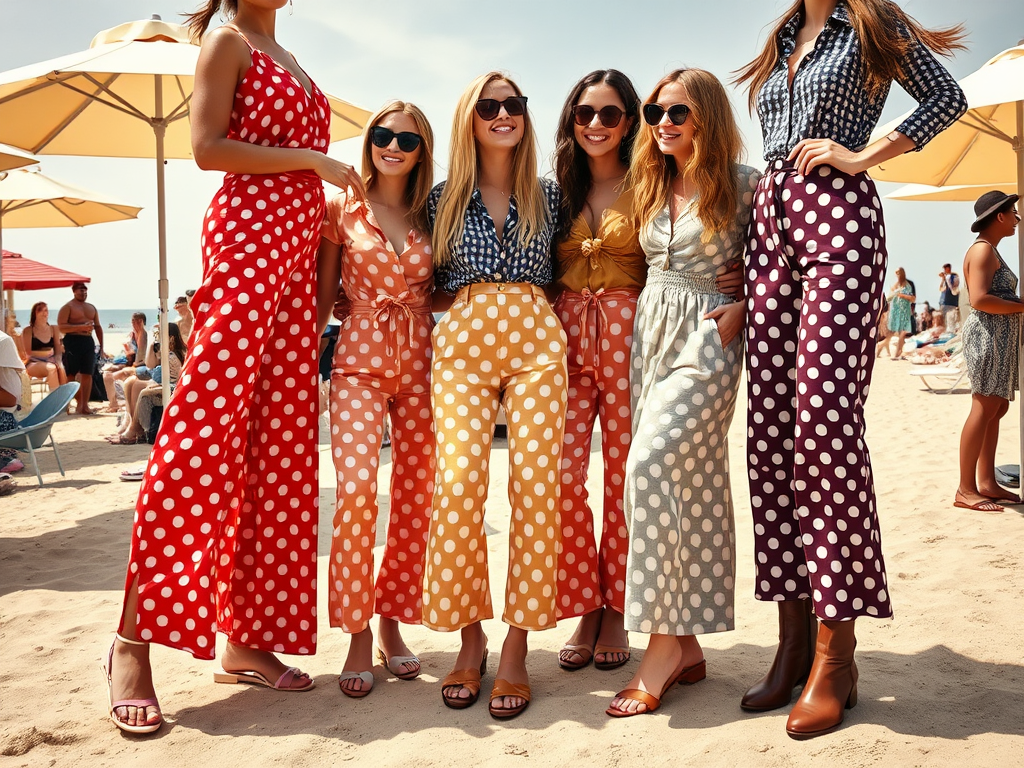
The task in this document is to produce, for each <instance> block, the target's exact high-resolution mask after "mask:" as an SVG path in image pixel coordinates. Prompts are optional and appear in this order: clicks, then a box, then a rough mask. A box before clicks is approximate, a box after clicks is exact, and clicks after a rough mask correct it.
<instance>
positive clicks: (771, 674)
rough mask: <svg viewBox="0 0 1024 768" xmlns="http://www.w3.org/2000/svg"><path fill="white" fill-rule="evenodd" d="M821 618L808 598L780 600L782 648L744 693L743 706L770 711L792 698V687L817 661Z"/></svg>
mask: <svg viewBox="0 0 1024 768" xmlns="http://www.w3.org/2000/svg"><path fill="white" fill-rule="evenodd" d="M817 633H818V622H817V621H816V620H815V618H814V607H813V605H812V603H811V601H810V600H809V599H807V600H785V601H782V602H780V603H779V648H778V650H777V651H776V652H775V661H773V662H772V666H771V669H769V670H768V674H767V675H765V676H764V677H763V678H761V680H760V681H759V682H757V683H756V684H755V685H754V687H753V688H751V689H750V690H749V691H747V692H746V693H745V694H744V695H743V700H742V701H741V702H740V706H741V707H743V709H745V710H747V711H748V712H767V711H768V710H770V709H779V708H780V707H785V706H787V705H788V704H789V702H791V701H792V700H793V689H794V688H796V687H797V686H798V685H800V684H801V683H803V682H804V681H805V680H806V679H807V675H808V673H809V672H810V671H811V662H813V661H814V641H815V638H816V637H817Z"/></svg>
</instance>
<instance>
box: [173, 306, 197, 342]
mask: <svg viewBox="0 0 1024 768" xmlns="http://www.w3.org/2000/svg"><path fill="white" fill-rule="evenodd" d="M174 311H175V312H177V313H178V330H180V331H181V337H182V338H183V339H186V340H187V339H188V337H189V334H191V333H192V321H193V320H194V318H193V317H192V308H191V307H190V306H189V299H188V296H179V297H178V298H176V299H175V300H174Z"/></svg>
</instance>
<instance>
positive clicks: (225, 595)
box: [122, 30, 330, 659]
mask: <svg viewBox="0 0 1024 768" xmlns="http://www.w3.org/2000/svg"><path fill="white" fill-rule="evenodd" d="M236 31H237V30H236ZM239 34H241V33H239ZM243 39H245V38H244V36H243ZM246 42H247V43H248V40H246ZM249 48H250V50H251V52H252V63H251V65H250V66H249V69H248V70H247V72H246V73H245V76H244V77H243V78H242V80H241V82H240V83H239V84H238V87H237V89H236V93H235V99H234V106H233V109H232V113H231V124H230V129H229V132H228V138H230V139H233V140H236V141H247V142H250V143H252V144H259V145H261V146H273V147H288V148H305V149H313V150H316V151H318V152H326V151H327V145H328V143H329V141H330V138H329V128H330V109H329V106H328V103H327V98H326V97H325V96H324V95H323V93H321V92H320V91H319V90H318V89H317V87H316V86H315V85H313V86H312V91H311V93H306V91H305V89H304V88H303V86H302V83H301V82H299V80H298V79H297V78H296V77H295V76H294V75H292V74H291V73H290V72H289V71H288V70H286V69H284V68H283V67H281V66H280V65H279V64H278V63H277V62H276V61H274V59H272V58H271V57H270V56H269V55H267V54H266V53H263V52H262V51H260V50H257V49H255V48H253V46H252V44H251V43H249ZM323 213H324V193H323V186H322V183H321V181H320V179H319V177H318V176H317V175H316V174H315V173H313V172H312V171H297V172H291V173H275V174H267V175H256V174H235V173H229V174H226V175H225V177H224V183H223V185H222V186H221V188H220V190H219V191H218V192H217V193H216V195H215V196H214V199H213V202H212V204H211V205H210V208H209V210H208V211H207V213H206V219H205V221H204V223H203V240H202V248H203V268H204V274H203V283H202V285H201V286H200V288H199V289H198V290H197V291H196V294H195V297H194V298H193V302H192V307H193V311H194V314H195V322H194V325H193V329H192V335H191V339H190V341H191V344H190V345H189V354H188V358H187V359H186V361H185V366H184V368H183V370H182V373H181V378H180V380H179V382H178V386H177V387H176V388H175V391H174V394H173V396H172V397H171V401H170V405H169V407H168V408H167V411H166V412H165V414H164V418H163V420H162V422H161V426H160V431H159V433H158V435H157V439H156V445H155V446H154V447H153V453H152V456H151V457H150V461H149V467H148V469H147V471H146V476H145V479H144V480H143V484H142V488H141V490H140V492H139V499H138V504H137V506H136V514H135V524H134V530H133V535H132V549H131V560H130V562H129V567H128V575H127V581H126V585H125V589H126V590H127V589H128V587H130V585H131V583H132V581H133V580H135V579H138V584H139V600H138V616H137V621H138V629H137V637H138V638H139V639H140V640H144V641H147V642H156V643H160V644H162V645H168V646H171V647H174V648H179V649H182V650H185V651H188V652H190V653H191V654H192V655H193V656H195V657H196V658H200V659H212V658H213V657H214V653H215V633H216V632H217V631H218V630H219V631H221V632H224V633H226V634H227V635H228V638H229V639H230V640H231V642H233V643H235V644H238V645H243V646H248V647H252V648H257V649H260V650H265V651H273V652H278V653H290V654H311V653H314V652H315V650H316V550H317V518H318V510H317V495H318V484H317V464H318V455H317V439H316V436H317V429H318V422H317V413H316V410H317V383H318V370H317V364H316V363H317V342H318V339H317V334H316V284H315V263H316V251H317V247H318V245H319V242H320V226H321V221H322V220H323ZM122 623H123V617H122Z"/></svg>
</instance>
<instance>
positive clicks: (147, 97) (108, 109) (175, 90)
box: [0, 16, 370, 402]
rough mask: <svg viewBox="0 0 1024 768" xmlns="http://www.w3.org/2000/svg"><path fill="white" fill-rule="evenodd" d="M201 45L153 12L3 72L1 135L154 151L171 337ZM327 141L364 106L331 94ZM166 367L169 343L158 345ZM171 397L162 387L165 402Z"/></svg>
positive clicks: (37, 147)
mask: <svg viewBox="0 0 1024 768" xmlns="http://www.w3.org/2000/svg"><path fill="white" fill-rule="evenodd" d="M198 58H199V47H198V46H196V45H193V44H192V42H191V40H190V39H189V35H188V30H187V29H186V28H185V27H183V26H182V25H180V24H169V23H167V22H164V21H161V20H160V18H159V17H158V16H154V17H153V18H152V19H150V20H148V21H135V22H130V23H127V24H122V25H121V26H118V27H114V28H113V29H108V30H106V31H104V32H100V33H99V34H98V35H96V37H95V38H94V39H93V41H92V44H91V45H90V47H89V50H87V51H82V52H81V53H74V54H71V55H69V56H62V57H61V58H58V59H51V60H50V61H44V62H41V63H39V64H31V65H29V66H27V67H21V68H19V69H13V70H10V71H8V72H4V73H2V74H0V142H5V143H7V144H10V145H12V146H15V147H20V148H22V149H25V150H28V151H29V152H33V153H35V154H52V155H89V156H100V157H153V158H156V179H157V182H156V187H157V228H158V239H159V246H160V282H159V295H160V327H161V334H162V336H163V338H166V337H167V296H168V282H167V224H166V213H165V210H166V206H165V201H164V160H165V158H190V157H192V147H191V143H190V138H189V127H188V120H187V118H188V115H189V102H190V100H191V98H192V83H193V76H194V74H195V69H196V61H197V59H198ZM328 101H329V102H330V104H331V113H332V118H333V119H332V120H331V141H338V140H340V139H345V138H349V137H352V136H356V135H358V134H359V133H360V132H361V131H362V128H363V125H364V124H365V123H366V121H367V120H368V119H369V117H370V113H369V112H368V111H367V110H365V109H362V108H360V107H356V106H353V105H352V104H349V103H348V102H345V101H342V100H341V99H337V98H335V97H332V96H328ZM160 353H161V355H160V356H161V359H162V362H163V365H164V367H165V369H166V367H167V345H166V344H162V345H161V348H160ZM169 394H170V390H169V385H167V384H165V385H164V397H165V402H166V399H167V397H168V396H169Z"/></svg>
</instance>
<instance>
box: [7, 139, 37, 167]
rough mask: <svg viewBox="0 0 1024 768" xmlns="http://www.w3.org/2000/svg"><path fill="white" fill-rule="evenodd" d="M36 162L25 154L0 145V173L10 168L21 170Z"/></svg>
mask: <svg viewBox="0 0 1024 768" xmlns="http://www.w3.org/2000/svg"><path fill="white" fill-rule="evenodd" d="M38 162H39V161H38V160H36V159H35V158H34V157H32V155H30V154H28V153H27V152H22V151H21V150H20V149H15V148H14V147H5V146H4V145H2V144H0V173H3V172H4V171H9V170H11V169H12V168H23V167H25V166H26V165H33V164H35V163H38Z"/></svg>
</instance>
